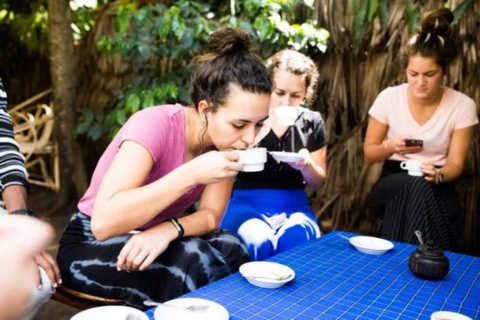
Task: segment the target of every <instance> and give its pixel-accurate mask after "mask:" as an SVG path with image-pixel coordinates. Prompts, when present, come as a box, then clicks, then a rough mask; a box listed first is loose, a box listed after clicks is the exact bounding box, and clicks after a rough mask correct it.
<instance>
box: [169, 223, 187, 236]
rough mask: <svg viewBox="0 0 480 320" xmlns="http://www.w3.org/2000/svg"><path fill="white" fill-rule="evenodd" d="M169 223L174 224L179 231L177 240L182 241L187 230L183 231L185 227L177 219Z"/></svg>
mask: <svg viewBox="0 0 480 320" xmlns="http://www.w3.org/2000/svg"><path fill="white" fill-rule="evenodd" d="M169 221H170V222H171V223H172V224H173V226H174V227H175V229H177V231H178V236H177V239H180V238H181V237H183V235H184V234H185V229H183V226H182V225H181V224H180V222H179V221H178V219H177V218H172V219H170V220H169Z"/></svg>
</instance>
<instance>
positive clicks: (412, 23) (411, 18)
mask: <svg viewBox="0 0 480 320" xmlns="http://www.w3.org/2000/svg"><path fill="white" fill-rule="evenodd" d="M405 10H406V13H407V24H408V32H409V33H410V34H414V33H415V30H416V29H417V25H418V16H417V13H416V12H415V9H414V8H413V4H412V1H411V0H407V3H406V6H405Z"/></svg>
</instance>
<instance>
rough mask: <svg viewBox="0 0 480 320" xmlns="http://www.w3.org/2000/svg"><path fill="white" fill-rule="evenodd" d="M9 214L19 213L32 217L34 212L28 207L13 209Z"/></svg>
mask: <svg viewBox="0 0 480 320" xmlns="http://www.w3.org/2000/svg"><path fill="white" fill-rule="evenodd" d="M10 214H19V215H24V216H29V217H34V216H35V213H34V212H33V211H32V210H30V209H18V210H13V211H12V212H10Z"/></svg>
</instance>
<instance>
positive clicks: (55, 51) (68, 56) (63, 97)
mask: <svg viewBox="0 0 480 320" xmlns="http://www.w3.org/2000/svg"><path fill="white" fill-rule="evenodd" d="M48 12H49V49H50V70H51V75H52V87H53V103H54V110H55V138H56V141H57V143H58V146H59V154H60V167H61V172H60V185H61V189H60V195H59V202H60V203H57V207H58V205H60V204H64V203H65V202H68V201H69V200H71V199H70V196H71V195H72V194H73V192H76V195H81V194H83V192H84V191H85V190H86V186H87V179H86V175H85V167H84V163H83V160H82V156H81V149H80V146H79V144H78V143H77V142H76V141H75V140H74V138H73V132H74V128H75V122H76V115H77V112H76V105H75V101H76V90H77V78H78V73H77V59H76V57H75V52H74V45H73V35H72V29H71V27H70V25H71V14H70V1H67V0H48ZM72 183H73V184H72ZM73 187H74V190H72V189H73Z"/></svg>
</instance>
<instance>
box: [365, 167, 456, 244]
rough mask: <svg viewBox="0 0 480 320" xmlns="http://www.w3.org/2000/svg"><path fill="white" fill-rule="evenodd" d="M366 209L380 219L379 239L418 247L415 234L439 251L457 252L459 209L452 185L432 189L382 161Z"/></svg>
mask: <svg viewBox="0 0 480 320" xmlns="http://www.w3.org/2000/svg"><path fill="white" fill-rule="evenodd" d="M369 200H370V208H371V209H373V211H374V212H375V213H376V214H379V215H382V216H383V217H384V219H383V225H382V233H381V235H382V237H383V238H386V239H391V240H395V241H402V242H407V243H412V244H418V240H417V238H416V236H415V233H414V232H415V230H420V231H421V232H422V234H423V239H424V240H427V239H429V240H433V241H434V242H435V243H436V244H437V245H439V246H440V247H441V248H442V249H443V250H457V249H458V241H459V240H460V236H461V231H462V215H463V212H462V208H461V205H460V201H459V196H458V193H457V192H456V190H455V186H454V184H452V183H445V184H440V185H436V184H434V183H431V182H428V181H426V180H425V178H424V177H413V176H409V175H408V174H407V172H406V171H405V170H402V169H401V168H400V162H398V161H386V162H385V164H384V166H383V171H382V174H381V176H380V179H379V180H378V181H377V183H376V184H375V186H374V187H373V189H372V193H371V194H370V199H369Z"/></svg>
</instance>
